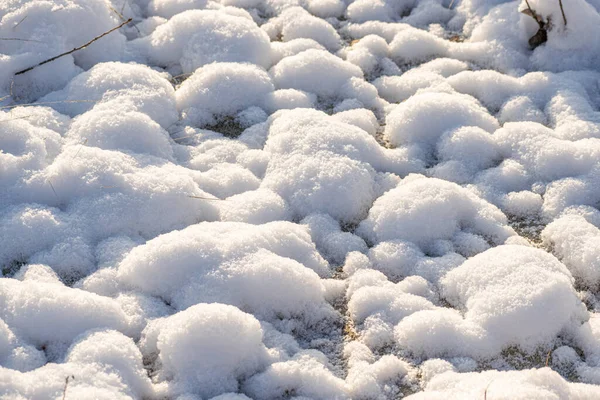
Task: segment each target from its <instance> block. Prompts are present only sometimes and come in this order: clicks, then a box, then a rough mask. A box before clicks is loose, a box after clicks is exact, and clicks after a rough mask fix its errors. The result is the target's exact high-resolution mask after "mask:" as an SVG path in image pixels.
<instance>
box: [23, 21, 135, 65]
mask: <svg viewBox="0 0 600 400" xmlns="http://www.w3.org/2000/svg"><path fill="white" fill-rule="evenodd" d="M132 20H133V18H129V19H128V20H127V21H125V22H123V23H122V24H121V25H119V26H117V27H114V28H112V29H111V30H109V31H106V32H104V33H103V34H102V35H100V36H96V37H95V38H93V39H92V40H90V41H89V42H87V43H86V44H84V45H82V46H79V47H75V48H74V49H73V50H69V51H66V52H64V53H62V54H59V55H57V56H54V57H52V58H49V59H47V60H44V61H42V62H41V63H38V64H36V65H34V66H33V67H29V68H25V69H24V70H22V71H19V72H17V73H15V75H21V74H24V73H25V72H29V71H31V70H32V69H34V68H37V67H39V66H41V65H44V64H47V63H49V62H52V61H54V60H57V59H59V58H61V57H64V56H66V55H69V54H71V53H74V52H76V51H78V50H81V49H85V48H86V47H88V46H89V45H90V44H92V43H94V42H95V41H96V40H98V39H101V38H103V37H104V36H106V35H108V34H109V33H111V32H114V31H116V30H117V29H119V28H122V27H123V26H125V25H127V24H128V23H130V22H131V21H132Z"/></svg>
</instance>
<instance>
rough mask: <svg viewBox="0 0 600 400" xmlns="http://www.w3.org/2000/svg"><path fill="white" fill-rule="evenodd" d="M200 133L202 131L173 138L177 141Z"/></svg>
mask: <svg viewBox="0 0 600 400" xmlns="http://www.w3.org/2000/svg"><path fill="white" fill-rule="evenodd" d="M199 134H200V133H192V134H191V135H186V136H181V137H178V138H175V139H173V141H174V142H176V141H178V140H183V139H189V138H191V137H194V136H197V135H199Z"/></svg>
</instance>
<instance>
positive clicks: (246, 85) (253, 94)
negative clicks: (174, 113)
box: [176, 63, 274, 125]
mask: <svg viewBox="0 0 600 400" xmlns="http://www.w3.org/2000/svg"><path fill="white" fill-rule="evenodd" d="M273 89H274V87H273V84H272V83H271V79H270V77H269V75H268V74H267V73H266V72H265V71H264V70H262V69H261V68H259V67H257V66H254V65H251V64H237V63H214V64H210V65H207V66H205V67H202V68H200V69H198V70H197V71H196V72H194V74H193V75H192V76H190V77H189V78H188V79H187V80H186V81H185V82H184V83H183V84H182V85H181V87H180V88H179V89H178V90H177V92H176V98H177V108H178V109H179V110H180V111H182V112H183V113H184V114H185V115H186V117H187V118H189V119H190V120H191V122H193V123H197V124H202V123H204V124H209V125H210V124H211V123H215V120H214V119H213V118H215V117H213V116H214V115H216V116H231V115H235V114H236V113H237V112H239V111H242V110H244V109H246V108H248V107H250V106H260V105H262V103H263V101H264V99H265V97H266V96H267V95H268V94H270V93H271V92H272V91H273Z"/></svg>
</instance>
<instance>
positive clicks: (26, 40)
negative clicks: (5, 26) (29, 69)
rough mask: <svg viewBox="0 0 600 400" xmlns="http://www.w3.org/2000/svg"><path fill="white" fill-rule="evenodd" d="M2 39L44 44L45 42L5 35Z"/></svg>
mask: <svg viewBox="0 0 600 400" xmlns="http://www.w3.org/2000/svg"><path fill="white" fill-rule="evenodd" d="M0 40H18V41H19V42H33V43H42V44H44V42H40V41H39V40H32V39H21V38H15V37H3V38H0Z"/></svg>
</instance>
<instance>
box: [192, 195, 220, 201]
mask: <svg viewBox="0 0 600 400" xmlns="http://www.w3.org/2000/svg"><path fill="white" fill-rule="evenodd" d="M188 197H190V198H192V199H200V200H213V201H227V200H224V199H219V198H216V197H215V198H214V199H213V198H210V197H201V196H192V195H188Z"/></svg>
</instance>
